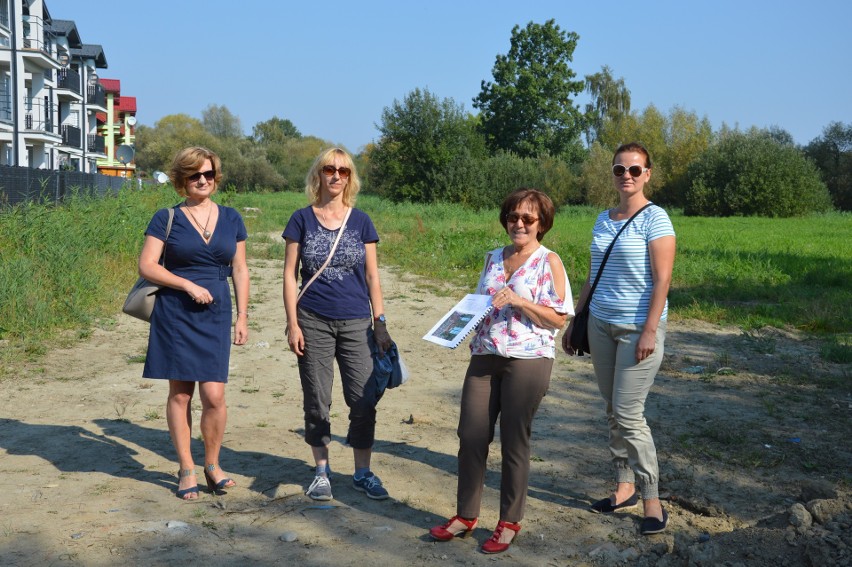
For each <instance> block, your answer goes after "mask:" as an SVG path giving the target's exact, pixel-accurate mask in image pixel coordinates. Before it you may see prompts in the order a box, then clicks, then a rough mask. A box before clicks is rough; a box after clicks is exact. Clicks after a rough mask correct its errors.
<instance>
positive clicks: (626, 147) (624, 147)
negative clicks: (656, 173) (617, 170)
mask: <svg viewBox="0 0 852 567" xmlns="http://www.w3.org/2000/svg"><path fill="white" fill-rule="evenodd" d="M624 152H636V153H637V154H642V155H643V156H645V167H647V168H648V169H651V154H649V153H648V150H646V149H645V146H643V145H642V144H640V143H639V142H628V143H626V144H621V145H620V146H618V147H617V148H616V149H615V153H614V154H612V165H615V158H616V156H618V154H620V153H624Z"/></svg>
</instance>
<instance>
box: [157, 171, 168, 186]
mask: <svg viewBox="0 0 852 567" xmlns="http://www.w3.org/2000/svg"><path fill="white" fill-rule="evenodd" d="M168 180H169V176H168V175H166V174H165V173H163V172H162V171H155V172H154V181H156V182H157V183H159V184H160V185H163V184H165V183H166V182H168Z"/></svg>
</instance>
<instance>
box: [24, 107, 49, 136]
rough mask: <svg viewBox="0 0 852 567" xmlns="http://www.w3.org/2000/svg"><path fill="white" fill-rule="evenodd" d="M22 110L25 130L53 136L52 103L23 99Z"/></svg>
mask: <svg viewBox="0 0 852 567" xmlns="http://www.w3.org/2000/svg"><path fill="white" fill-rule="evenodd" d="M23 108H24V128H25V129H27V130H35V131H39V132H47V133H49V134H54V131H53V104H52V103H50V102H48V101H44V102H43V101H41V100H37V99H36V100H33V99H31V98H25V99H24V105H23ZM54 135H55V134H54Z"/></svg>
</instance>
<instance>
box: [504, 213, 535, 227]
mask: <svg viewBox="0 0 852 567" xmlns="http://www.w3.org/2000/svg"><path fill="white" fill-rule="evenodd" d="M506 220H507V221H508V222H510V223H512V224H514V223H516V222H518V221H519V220H522V221H524V224H535V223H537V222H538V217H535V216H533V215H530V214H526V213H524V214H522V215H520V214H518V213H509V214H508V215H506Z"/></svg>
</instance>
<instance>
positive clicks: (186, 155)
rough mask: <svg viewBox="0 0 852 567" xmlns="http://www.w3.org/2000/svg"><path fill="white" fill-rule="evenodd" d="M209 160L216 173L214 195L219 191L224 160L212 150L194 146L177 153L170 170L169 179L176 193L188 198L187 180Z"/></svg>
mask: <svg viewBox="0 0 852 567" xmlns="http://www.w3.org/2000/svg"><path fill="white" fill-rule="evenodd" d="M206 159H209V160H210V164H211V165H212V166H213V171H214V172H215V173H216V177H214V178H213V179H214V183H215V184H216V186H215V187H214V188H213V193H215V192H216V191H217V190H218V189H219V183H220V182H221V181H222V160H220V159H219V156H218V155H216V153H215V152H213V151H212V150H208V149H207V148H202V147H200V146H192V147H189V148H184V149H182V150H181V151H179V152H178V153H177V155H176V156H175V159H174V161H172V168H171V169H170V170H169V179H171V181H172V185H174V188H175V191H177V192H178V195H180V196H181V197H186V178H187V177H189V176H190V175H192V174H193V173H196V172H197V171H198V169H199V168H200V167H201V166H202V165H204V160H206Z"/></svg>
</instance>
